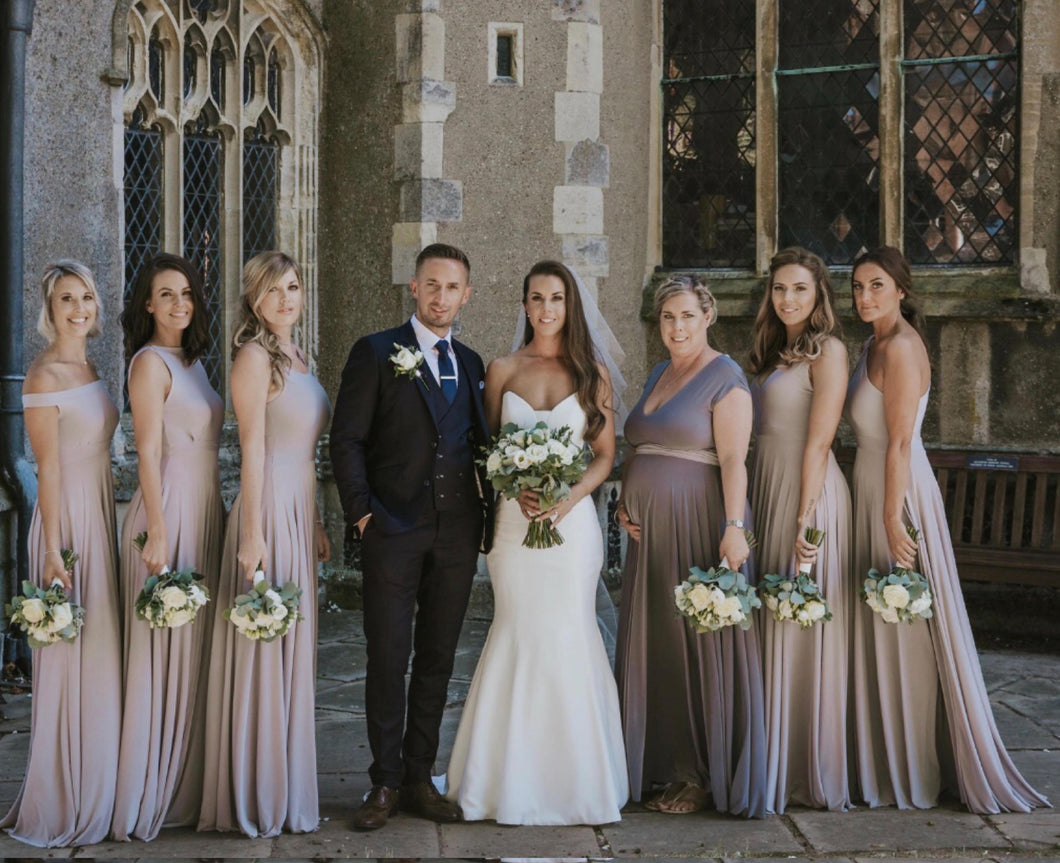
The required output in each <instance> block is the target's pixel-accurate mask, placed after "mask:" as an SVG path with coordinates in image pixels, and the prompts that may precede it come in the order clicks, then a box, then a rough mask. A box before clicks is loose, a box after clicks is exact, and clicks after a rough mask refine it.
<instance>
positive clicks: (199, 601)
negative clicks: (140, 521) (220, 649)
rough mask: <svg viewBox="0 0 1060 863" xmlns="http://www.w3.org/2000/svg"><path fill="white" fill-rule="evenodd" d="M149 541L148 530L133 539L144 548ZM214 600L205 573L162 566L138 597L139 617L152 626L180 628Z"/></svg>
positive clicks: (139, 547)
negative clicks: (205, 580) (211, 597)
mask: <svg viewBox="0 0 1060 863" xmlns="http://www.w3.org/2000/svg"><path fill="white" fill-rule="evenodd" d="M146 543H147V531H142V532H141V533H139V534H138V535H137V537H136V538H135V539H134V540H133V545H135V546H136V547H137V548H138V549H140V551H143V550H144V545H145V544H146ZM209 601H210V592H209V591H208V590H207V589H206V586H205V585H204V584H203V578H202V576H201V575H200V574H199V573H197V572H195V570H193V569H178V570H176V571H172V572H171V571H170V569H169V567H168V566H164V567H162V571H161V572H160V573H159V574H158V575H149V576H148V577H147V580H146V581H145V582H144V586H143V589H142V590H141V591H140V593H139V595H138V596H137V597H136V616H137V617H138V618H140V620H144V621H146V622H147V625H148V626H150V627H151V628H152V629H166V628H169V629H176V628H177V627H178V626H183V625H184V624H185V623H191V621H193V620H194V619H195V615H197V614H198V613H199V609H200V608H202V607H203V606H204V605H206V603H208V602H209Z"/></svg>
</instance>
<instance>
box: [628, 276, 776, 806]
mask: <svg viewBox="0 0 1060 863" xmlns="http://www.w3.org/2000/svg"><path fill="white" fill-rule="evenodd" d="M655 306H656V312H657V313H658V314H659V321H660V331H661V333H662V337H663V343H664V344H665V345H666V347H667V348H668V350H669V351H670V356H671V360H670V362H666V363H661V364H659V365H658V366H656V367H655V368H654V369H653V370H652V372H651V375H650V376H649V377H648V382H647V383H646V384H645V386H644V393H643V395H642V396H641V398H640V401H639V402H638V403H637V405H636V406H635V407H634V408H633V410H632V411H631V412H630V414H629V418H628V419H627V420H626V427H625V433H626V440H627V442H628V443H630V444H631V445H632V446H633V447H634V448H635V449H634V453H633V455H632V456H631V457H630V458H629V459H627V462H626V471H625V476H624V482H623V488H622V501H621V502H620V505H619V507H618V512H617V517H618V520H619V524H621V525H622V526H623V528H625V529H626V530H627V532H629V534H630V539H631V540H632V541H631V542H630V543H629V547H628V550H627V554H626V567H625V572H624V574H623V581H622V605H621V616H620V618H619V630H618V650H617V656H616V659H615V673H616V675H617V677H618V691H619V700H620V701H621V705H622V723H623V727H624V730H625V738H626V756H627V761H628V763H629V777H630V796H631V797H632V798H633V799H634V800H640V799H641V797H642V796H645V797H646V800H645V806H646V807H647V808H649V809H654V810H657V811H661V812H669V813H675V814H677V813H687V812H694V811H696V810H697V809H703V808H705V807H706V806H708V805H712V806H713V808H715V809H717V810H718V811H721V812H730V813H732V814H734V815H743V816H746V817H750V818H757V817H761V816H762V815H764V814H765V809H766V795H765V765H766V746H765V731H764V726H763V703H762V702H763V693H762V666H761V653H760V648H759V642H758V633H757V629H756V628H755V627H754V626H752V627H751V628H749V629H747V630H741V629H740V628H739V627H736V626H733V627H727V628H725V629H723V630H720V631H718V632H711V633H706V634H703V635H697V634H696V633H695V632H693V630H692V629H691V627H689V626H688V624H687V623H686V622H685V621H684V620H683V619H682V618H681V617H680V616H678V614H677V612H676V610H675V608H674V588H675V587H676V586H677V585H678V584H679V583H680V582H681V581H682V580H683V579H684V578H686V577H687V576H688V570H689V567H692V566H698V567H701V568H703V569H707V568H708V567H711V566H715V565H717V564H718V563H719V562H720V561H721V560H722V558H727V560H728V562H729V564H730V565H731V566H732V567H733V568H734V569H739V568H741V567H743V566H744V564H745V562H747V561H748V558H749V556H750V550H749V548H748V546H747V541H746V538H745V534H744V531H745V530H747V529H749V528H750V522H751V516H750V509H749V507H748V506H747V473H746V468H745V466H744V461H745V459H746V457H747V445H748V439H749V437H750V433H751V398H750V396H749V394H748V391H747V382H746V380H745V378H744V375H743V372H742V371H740V367H739V366H738V365H737V364H736V363H735V362H733V360H732V359H730V358H729V357H728V356H726V355H724V354H720V353H718V351H716V350H714V349H713V348H712V347H711V346H710V345H709V343H708V342H707V328H708V326H709V325H710V323H711V321H712V320H713V318H714V298H713V297H712V296H711V295H710V292H709V291H707V289H706V286H705V285H703V284H702V283H699V282H696V281H694V280H693V279H692V278H691V277H686V276H682V277H677V278H675V279H671V280H670V281H668V282H664V283H663V284H662V285H660V287H659V289H658V290H657V291H656V295H655ZM747 572H748V573H751V572H753V567H752V566H751V565H750V564H749V563H748V566H747ZM751 580H752V581H753V578H752V579H751ZM658 786H663V788H662V790H661V792H657V791H656V789H657V787H658Z"/></svg>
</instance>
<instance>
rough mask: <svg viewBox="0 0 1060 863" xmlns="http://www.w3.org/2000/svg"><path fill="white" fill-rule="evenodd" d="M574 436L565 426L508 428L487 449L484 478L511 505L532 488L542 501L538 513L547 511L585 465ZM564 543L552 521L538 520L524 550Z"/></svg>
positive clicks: (512, 425) (511, 425)
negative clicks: (526, 490)
mask: <svg viewBox="0 0 1060 863" xmlns="http://www.w3.org/2000/svg"><path fill="white" fill-rule="evenodd" d="M572 435H573V432H572V431H571V429H570V427H569V426H562V427H560V428H558V429H551V428H549V427H548V424H547V423H545V422H539V423H538V424H537V425H535V426H533V427H532V428H528V429H524V428H520V427H519V426H517V425H516V424H515V423H506V424H505V425H504V426H502V427H501V430H500V432H499V433H498V434H497V437H496V438H495V439H494V441H493V445H492V446H491V447H490V448H489V449H488V450H487V455H486V460H485V466H486V476H487V478H488V479H489V481H490V482H491V483H492V484H493V488H494V489H496V490H497V491H499V492H500V493H501V494H503V495H504V496H505V497H506V498H508V499H509V500H513V499H515V498H517V497H519V492H521V491H523V490H524V489H531V490H533V491H536V492H537V493H538V495H539V496H540V500H541V509H542V510H546V509H551V508H552V507H554V506H555V505H556V504H557V503H559V502H560V501H561V500H564V499H566V498H567V497H568V496H569V495H570V487H571V486H572V485H573V484H574V483H576V482H577V481H578V480H580V479H581V478H582V475H583V474H584V473H585V468H586V465H587V463H588V458H587V455H588V451H587V449H586V448H585V447H582V446H579V445H578V444H576V443H572V442H571V437H572ZM562 544H563V537H562V536H561V535H560V532H559V531H558V530H556V528H555V527H553V526H552V520H551V519H547V518H539V519H535V520H533V521H531V522H530V524H529V525H527V528H526V536H525V537H524V538H523V545H524V546H525V547H526V548H551V547H552V546H554V545H562Z"/></svg>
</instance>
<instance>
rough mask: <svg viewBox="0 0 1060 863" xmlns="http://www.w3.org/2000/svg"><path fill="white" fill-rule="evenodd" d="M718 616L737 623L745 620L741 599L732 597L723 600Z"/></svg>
mask: <svg viewBox="0 0 1060 863" xmlns="http://www.w3.org/2000/svg"><path fill="white" fill-rule="evenodd" d="M718 614H720V615H721V616H722V617H727V618H729V620H735V621H737V622H739V621H741V620H743V618H744V613H743V604H742V603H741V602H740V597H738V596H730V597H727V598H725V599H723V600H722V601H721V603H720V605H719V606H718Z"/></svg>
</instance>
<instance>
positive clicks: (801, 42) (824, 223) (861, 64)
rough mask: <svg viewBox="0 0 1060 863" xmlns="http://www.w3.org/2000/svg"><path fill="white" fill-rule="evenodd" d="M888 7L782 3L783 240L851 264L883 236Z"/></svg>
mask: <svg viewBox="0 0 1060 863" xmlns="http://www.w3.org/2000/svg"><path fill="white" fill-rule="evenodd" d="M878 31H879V10H878V7H877V4H876V3H874V2H866V0H845V2H836V0H799V2H794V0H785V2H783V3H781V4H780V27H779V32H780V33H781V34H783V38H782V40H781V43H780V68H778V70H777V103H778V111H777V116H778V126H779V129H778V132H779V160H778V162H779V183H780V190H779V192H780V198H779V202H778V203H779V206H778V221H779V233H780V236H779V246H781V247H783V246H790V245H800V246H804V247H806V248H808V249H810V250H811V251H814V252H817V254H819V255H820V256H821V257H822V258H824V260H825V261H826V262H827V263H829V264H848V263H851V262H852V261H853V259H854V258H855V257H856V256H857V254H858V252H859V251H861V250H862V249H863V248H866V247H871V246H875V245H877V243H878V237H879V206H880V201H879V165H878V161H879V156H880V141H879V134H878V129H879V118H878V98H879V91H880V75H879V65H880V64H879V38H878V36H877V33H878Z"/></svg>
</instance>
